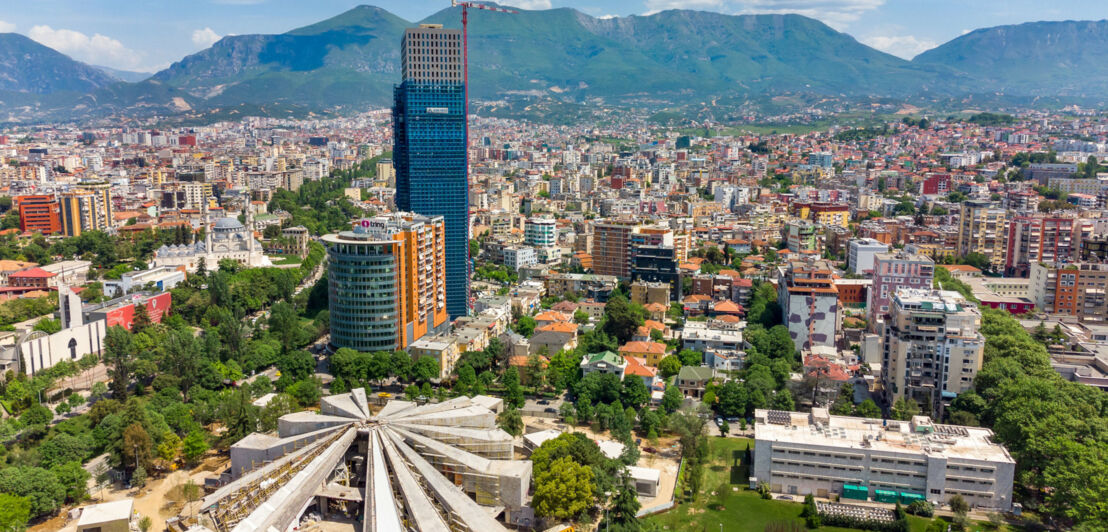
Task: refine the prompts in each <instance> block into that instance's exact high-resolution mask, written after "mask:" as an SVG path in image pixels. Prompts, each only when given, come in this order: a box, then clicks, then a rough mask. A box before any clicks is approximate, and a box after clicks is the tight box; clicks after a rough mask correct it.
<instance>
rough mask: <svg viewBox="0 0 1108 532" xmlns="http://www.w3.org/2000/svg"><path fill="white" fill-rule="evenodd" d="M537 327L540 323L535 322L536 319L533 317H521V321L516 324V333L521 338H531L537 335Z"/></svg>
mask: <svg viewBox="0 0 1108 532" xmlns="http://www.w3.org/2000/svg"><path fill="white" fill-rule="evenodd" d="M536 325H538V323H537V322H535V318H532V317H531V316H520V318H519V321H517V322H516V326H515V331H516V332H517V333H519V334H520V335H521V336H524V337H526V338H530V337H531V335H533V334H535V326H536Z"/></svg>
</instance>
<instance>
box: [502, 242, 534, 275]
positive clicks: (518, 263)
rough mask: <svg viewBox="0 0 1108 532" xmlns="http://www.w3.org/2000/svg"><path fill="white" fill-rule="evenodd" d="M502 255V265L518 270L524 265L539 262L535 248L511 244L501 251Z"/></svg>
mask: <svg viewBox="0 0 1108 532" xmlns="http://www.w3.org/2000/svg"><path fill="white" fill-rule="evenodd" d="M502 253H503V255H504V265H505V266H507V267H509V268H511V269H513V270H516V271H519V269H520V268H523V267H524V266H531V265H533V264H538V263H539V258H538V256H537V255H536V254H535V248H529V247H523V246H512V247H507V248H504V251H503V252H502Z"/></svg>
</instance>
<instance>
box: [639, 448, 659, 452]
mask: <svg viewBox="0 0 1108 532" xmlns="http://www.w3.org/2000/svg"><path fill="white" fill-rule="evenodd" d="M642 450H644V451H646V452H648V453H656V452H658V449H655V448H653V447H643V448H642Z"/></svg>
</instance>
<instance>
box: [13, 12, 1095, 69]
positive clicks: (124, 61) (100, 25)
mask: <svg viewBox="0 0 1108 532" xmlns="http://www.w3.org/2000/svg"><path fill="white" fill-rule="evenodd" d="M366 3H370V4H374V5H377V6H379V7H382V8H385V9H387V10H389V11H391V12H392V13H394V14H396V15H399V16H400V17H402V18H404V19H406V20H412V21H417V20H420V19H422V18H424V17H426V16H428V15H431V14H432V13H434V12H436V11H438V10H440V9H442V8H445V7H448V6H449V1H448V0H403V1H400V0H376V1H372V0H361V1H358V0H0V33H2V32H16V33H21V34H23V35H26V36H28V37H30V38H32V39H34V40H36V41H38V42H40V43H42V44H45V45H47V46H50V47H51V48H54V49H55V50H58V51H60V52H62V53H65V54H67V55H69V56H70V57H73V58H74V59H77V60H79V61H84V62H86V63H90V64H93V65H99V66H106V67H111V68H116V69H120V70H134V71H140V72H155V71H157V70H161V69H163V68H165V67H168V66H169V65H170V64H171V63H173V62H174V61H177V60H180V59H181V58H183V57H185V56H186V55H188V54H191V53H195V52H198V51H200V50H203V49H204V48H207V47H208V46H211V45H212V44H213V43H215V42H216V41H217V40H219V39H220V38H222V37H223V36H226V35H241V34H247V33H282V32H285V31H288V30H291V29H293V28H298V27H301V26H306V25H308V24H311V23H314V22H318V21H320V20H323V19H326V18H330V17H332V16H335V15H338V14H339V13H342V12H343V11H346V10H347V9H350V8H352V7H354V6H357V5H359V4H366ZM499 3H501V4H505V5H513V6H516V7H519V8H523V9H548V8H552V7H554V8H558V7H572V8H575V9H578V10H580V11H582V12H584V13H587V14H589V15H592V16H596V17H611V16H621V17H622V16H631V15H648V14H651V13H655V12H657V11H662V10H666V9H698V10H704V11H715V12H719V13H725V14H748V13H798V14H801V15H806V16H809V17H813V18H816V19H819V20H821V21H823V22H824V23H826V24H828V25H829V26H831V27H833V28H835V29H836V30H839V31H842V32H845V33H848V34H850V35H852V36H853V37H854V38H855V39H857V40H859V41H861V42H863V43H865V44H868V45H870V46H872V47H874V48H877V49H879V50H882V51H885V52H888V53H891V54H893V55H896V56H899V57H903V58H905V59H910V58H912V57H914V56H915V55H917V54H919V53H920V52H923V51H925V50H928V49H930V48H933V47H935V46H938V45H939V44H942V43H944V42H946V41H948V40H950V39H953V38H955V37H958V36H959V35H962V34H964V33H968V32H969V31H971V30H974V29H977V28H983V27H988V26H998V25H1003V24H1019V23H1022V22H1031V21H1038V20H1100V19H1104V18H1108V2H1106V1H1105V0H1058V1H1053V2H1044V1H1043V0H501V1H500V2H499Z"/></svg>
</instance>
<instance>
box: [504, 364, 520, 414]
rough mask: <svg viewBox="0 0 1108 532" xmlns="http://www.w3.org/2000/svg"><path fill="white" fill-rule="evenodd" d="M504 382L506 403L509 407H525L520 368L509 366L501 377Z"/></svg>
mask: <svg viewBox="0 0 1108 532" xmlns="http://www.w3.org/2000/svg"><path fill="white" fill-rule="evenodd" d="M501 381H502V382H503V383H504V388H505V390H504V403H505V405H506V406H507V407H509V408H523V404H524V399H523V387H522V386H520V384H519V370H517V369H516V368H515V367H510V368H508V371H505V372H504V377H503V378H502V379H501Z"/></svg>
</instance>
